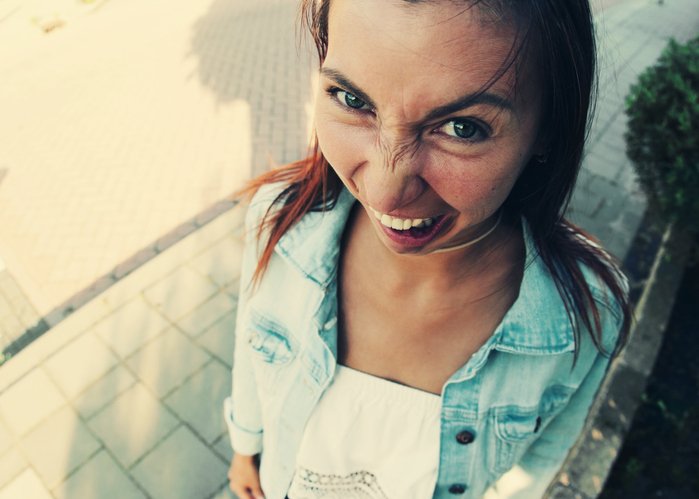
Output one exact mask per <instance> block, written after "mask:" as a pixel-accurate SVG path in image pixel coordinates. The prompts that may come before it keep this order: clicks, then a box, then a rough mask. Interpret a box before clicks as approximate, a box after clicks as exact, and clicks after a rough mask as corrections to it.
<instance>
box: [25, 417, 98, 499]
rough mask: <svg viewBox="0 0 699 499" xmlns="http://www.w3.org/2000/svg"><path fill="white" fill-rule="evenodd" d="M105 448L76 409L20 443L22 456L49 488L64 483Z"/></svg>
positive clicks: (47, 421) (46, 421)
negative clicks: (79, 467) (100, 449)
mask: <svg viewBox="0 0 699 499" xmlns="http://www.w3.org/2000/svg"><path fill="white" fill-rule="evenodd" d="M100 447H101V444H100V442H99V441H98V440H97V439H96V438H95V437H94V436H93V435H92V433H91V432H90V431H89V430H88V429H87V427H86V426H85V424H84V423H83V422H82V421H81V420H80V418H79V417H78V415H77V414H76V413H75V411H74V410H73V409H72V408H69V407H64V408H63V409H61V410H59V411H58V412H56V413H55V414H53V415H51V417H50V418H47V419H44V420H43V421H42V422H41V424H39V425H38V426H37V427H36V428H35V429H34V430H32V431H31V432H30V433H28V434H27V435H26V436H24V437H23V438H22V440H21V442H20V448H21V450H22V453H23V454H24V455H25V456H26V458H27V460H28V461H29V463H30V464H31V466H32V468H33V469H34V470H35V471H36V472H37V473H38V475H39V476H40V477H41V480H42V482H43V483H44V484H45V485H46V486H47V487H49V488H53V487H55V486H57V485H58V484H59V483H61V482H62V481H63V480H64V479H65V478H66V477H67V476H68V475H69V474H70V473H71V472H72V471H73V470H75V469H76V468H77V467H78V466H80V465H81V464H83V463H84V462H86V461H87V460H88V459H89V458H90V457H92V455H94V454H95V453H96V452H97V450H98V449H99V448H100Z"/></svg>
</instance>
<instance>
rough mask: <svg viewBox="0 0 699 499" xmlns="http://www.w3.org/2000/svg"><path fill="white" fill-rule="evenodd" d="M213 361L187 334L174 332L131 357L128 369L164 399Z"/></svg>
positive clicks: (157, 339)
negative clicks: (210, 360)
mask: <svg viewBox="0 0 699 499" xmlns="http://www.w3.org/2000/svg"><path fill="white" fill-rule="evenodd" d="M210 358H211V357H210V356H209V354H208V353H207V352H206V351H205V350H203V349H202V348H200V347H199V346H197V345H196V343H194V342H193V341H192V340H191V339H190V338H188V337H187V336H186V335H185V334H183V333H182V332H180V331H178V330H177V329H175V328H171V329H169V330H167V331H166V332H165V333H163V334H162V335H160V336H158V337H157V338H156V339H154V340H153V341H151V342H150V343H148V344H147V345H145V346H144V347H143V348H142V349H141V350H139V351H138V352H136V353H135V354H133V355H132V356H131V357H129V358H128V359H127V360H126V365H127V366H128V368H129V369H130V370H131V372H133V373H134V374H135V375H136V377H137V378H138V379H139V380H140V381H141V382H142V383H143V384H145V385H146V386H147V387H148V388H149V389H150V390H151V391H152V392H153V393H155V394H156V395H157V396H158V397H159V398H162V397H164V396H166V395H167V394H168V393H170V392H171V391H172V390H173V389H175V388H176V387H178V386H179V385H180V384H182V383H183V382H184V380H185V379H187V378H188V377H189V376H191V375H192V374H194V373H196V372H197V371H199V370H200V369H201V368H202V367H203V366H204V365H205V364H206V363H207V362H208V361H209V359H210Z"/></svg>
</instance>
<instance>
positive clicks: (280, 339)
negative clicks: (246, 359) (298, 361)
mask: <svg viewBox="0 0 699 499" xmlns="http://www.w3.org/2000/svg"><path fill="white" fill-rule="evenodd" d="M248 344H249V346H250V348H251V349H252V352H253V353H254V354H255V355H256V356H257V358H258V359H259V360H262V361H263V362H266V363H268V364H286V363H287V362H289V361H290V360H291V359H292V358H293V356H294V354H293V349H292V342H291V341H290V338H289V335H288V334H287V333H286V331H285V330H284V329H283V328H282V327H281V326H279V325H278V324H276V323H274V322H273V321H270V320H269V319H266V318H263V317H260V316H256V317H253V320H252V324H251V326H250V330H249V333H248Z"/></svg>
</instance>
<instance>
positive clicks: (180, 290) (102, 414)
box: [0, 0, 699, 499]
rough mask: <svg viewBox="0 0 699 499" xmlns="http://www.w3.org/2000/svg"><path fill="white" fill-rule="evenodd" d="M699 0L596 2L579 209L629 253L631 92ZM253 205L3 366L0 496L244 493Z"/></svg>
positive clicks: (214, 223)
mask: <svg viewBox="0 0 699 499" xmlns="http://www.w3.org/2000/svg"><path fill="white" fill-rule="evenodd" d="M126 1H127V0H125V2H126ZM263 3H264V2H263ZM0 5H1V4H0ZM110 5H112V4H111V3H110V4H105V7H104V8H105V9H106V8H108V7H109V6H110ZM221 5H224V4H221ZM695 7H696V5H695V0H666V2H665V4H664V5H662V6H660V5H657V4H656V2H651V1H648V0H628V1H626V2H623V3H620V4H619V5H615V6H614V7H612V8H610V9H608V10H607V11H604V12H602V13H601V14H598V23H599V28H600V36H601V38H602V42H603V43H602V49H603V50H602V61H603V62H602V66H603V67H602V69H603V71H602V78H601V91H600V104H599V108H598V111H599V116H598V118H597V121H596V124H595V127H594V128H593V131H592V135H591V141H590V146H589V148H588V155H587V158H586V160H585V171H584V172H583V174H582V177H581V183H580V186H579V188H578V190H577V191H576V193H575V199H574V203H573V206H572V208H571V215H572V217H573V218H574V220H576V221H577V222H578V223H580V224H581V225H582V226H583V227H584V228H586V229H588V230H589V231H591V232H592V233H594V234H597V235H599V236H600V237H601V239H602V240H603V242H604V243H605V244H606V245H607V246H608V247H609V248H610V249H611V250H612V251H613V252H614V253H615V254H616V255H617V256H618V257H619V258H620V259H623V258H624V256H625V255H626V253H627V252H628V250H629V245H630V244H631V240H632V238H633V235H634V234H635V232H636V228H637V226H638V224H639V223H640V220H641V217H642V213H643V210H644V208H645V200H644V198H643V196H642V195H641V194H640V192H639V190H638V188H637V186H636V184H635V180H634V175H633V171H632V169H631V168H630V165H629V163H628V161H627V160H626V159H625V156H624V152H623V151H624V147H623V141H622V139H621V134H622V132H623V130H624V117H623V114H622V113H621V108H622V103H623V95H624V94H625V92H626V89H627V87H628V84H629V83H630V82H632V81H633V80H634V79H635V77H636V75H637V74H638V72H639V71H640V70H641V69H642V68H643V67H645V66H646V65H648V64H650V63H652V62H653V61H654V60H655V58H656V57H657V55H658V54H659V51H660V50H661V49H662V47H663V46H664V43H665V38H666V37H667V36H668V35H671V34H672V35H674V36H676V37H679V38H687V37H688V36H690V35H692V34H696V33H698V32H699V11H697V9H696V8H695ZM149 8H150V7H149ZM253 10H254V9H253ZM213 12H217V11H215V10H214V11H213ZM95 19H96V18H95ZM137 22H143V21H142V20H139V21H137ZM248 24H250V25H252V24H253V21H252V20H250V21H249V23H248ZM0 31H1V29H0ZM0 45H1V44H0ZM269 69H270V70H272V69H275V70H276V69H277V68H276V67H275V66H274V65H272V66H270V67H269ZM211 78H212V80H211V82H219V83H211V84H212V85H219V84H220V85H221V87H220V89H222V88H224V87H225V85H223V84H222V83H220V82H221V81H223V80H220V79H217V78H218V77H214V76H212V77H211ZM275 85H276V83H275ZM225 88H227V87H225ZM220 91H221V92H223V90H220ZM280 99H281V97H280ZM279 119H288V117H287V118H279ZM281 126H284V125H281ZM242 216H243V213H242V208H241V207H236V208H233V209H228V210H224V211H223V212H222V213H218V214H217V216H215V217H213V219H211V220H207V221H206V222H203V223H201V224H200V225H199V226H197V228H196V230H192V231H190V232H189V233H187V235H186V237H183V238H181V239H180V240H179V241H178V242H176V243H175V244H171V245H169V247H168V248H167V249H165V250H163V251H161V252H160V253H158V254H157V255H155V256H154V257H152V258H150V259H147V261H146V262H145V263H143V264H142V265H140V266H139V267H138V268H137V269H135V270H132V271H131V272H130V273H126V274H125V275H124V276H123V277H122V278H121V279H119V280H116V281H115V282H113V283H111V284H110V285H109V287H107V288H106V290H104V292H103V293H102V294H100V295H99V296H98V297H97V298H95V299H93V300H91V301H89V302H88V303H87V304H85V305H84V306H82V307H81V308H79V309H78V310H77V311H76V312H74V313H73V314H71V315H69V316H67V317H66V318H65V319H64V320H63V321H61V322H59V323H58V324H57V325H55V326H53V327H52V328H51V329H50V330H49V331H48V332H47V333H46V334H44V335H43V336H41V337H40V338H38V339H37V340H36V341H34V342H33V343H31V344H30V345H29V346H28V347H27V348H25V349H24V350H22V351H21V352H20V353H19V354H18V355H16V356H15V357H13V358H11V359H10V360H9V361H8V362H6V363H5V364H4V365H2V366H1V367H0V499H18V498H29V499H43V498H68V499H92V498H96V497H99V498H120V499H121V498H148V497H151V498H182V499H223V498H230V497H232V495H231V494H230V493H229V492H228V491H227V486H226V476H225V475H226V473H225V472H226V468H227V462H228V460H229V459H230V455H231V451H230V445H229V443H228V440H227V436H226V435H225V429H224V423H223V420H222V417H221V408H220V405H221V401H222V399H223V398H224V397H225V395H226V394H227V393H228V392H229V390H230V375H229V372H230V368H231V367H232V366H231V364H232V358H233V334H234V331H233V324H234V317H235V313H236V304H237V285H238V282H237V280H238V266H239V264H240V254H241V250H242V243H241V233H240V231H241V224H242ZM207 218H209V217H207Z"/></svg>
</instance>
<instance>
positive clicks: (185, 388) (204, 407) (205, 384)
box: [165, 360, 231, 445]
mask: <svg viewBox="0 0 699 499" xmlns="http://www.w3.org/2000/svg"><path fill="white" fill-rule="evenodd" d="M230 392H231V382H230V369H229V368H228V367H227V366H225V365H224V364H222V363H220V362H218V361H215V360H214V361H212V362H209V363H208V364H206V366H204V368H203V369H201V370H200V371H199V372H197V373H196V374H195V375H193V376H192V377H191V378H189V379H188V380H187V381H185V382H184V383H183V384H182V385H181V386H179V387H178V388H177V389H176V390H175V391H174V392H172V393H171V394H170V395H168V396H167V398H165V403H166V404H167V405H168V407H170V409H171V410H172V412H174V413H175V414H177V415H178V416H179V417H180V418H181V419H182V420H183V421H184V422H186V423H187V424H188V425H189V426H190V427H191V428H192V429H193V430H194V432H195V433H196V434H197V435H199V437H200V438H201V439H203V440H204V442H205V443H206V444H208V445H211V444H213V443H214V442H215V441H216V440H217V439H218V438H219V437H220V436H221V435H222V434H223V433H224V432H225V431H226V425H225V423H224V421H223V418H222V417H221V413H220V411H215V410H212V408H214V407H220V406H221V402H222V400H223V399H224V398H225V397H227V396H228V395H229V394H230ZM192 400H196V401H198V402H197V403H196V404H193V403H192Z"/></svg>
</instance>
